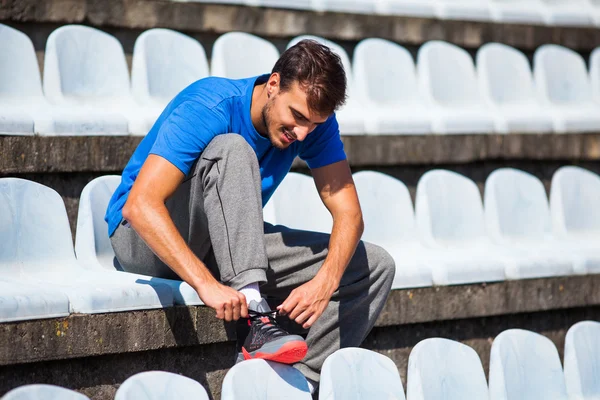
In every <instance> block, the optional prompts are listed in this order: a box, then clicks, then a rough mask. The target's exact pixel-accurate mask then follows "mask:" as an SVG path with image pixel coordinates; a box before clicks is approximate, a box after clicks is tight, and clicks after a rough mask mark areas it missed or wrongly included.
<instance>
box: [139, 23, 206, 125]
mask: <svg viewBox="0 0 600 400" xmlns="http://www.w3.org/2000/svg"><path fill="white" fill-rule="evenodd" d="M207 76H209V72H208V60H207V59H206V52H205V51H204V47H202V45H201V44H200V43H199V42H198V41H197V40H195V39H192V38H191V37H189V36H186V35H184V34H182V33H179V32H176V31H172V30H170V29H149V30H147V31H145V32H144V33H142V34H141V35H140V36H138V38H137V40H136V41H135V46H134V48H133V60H132V66H131V93H132V95H133V97H134V99H135V101H136V102H137V103H138V104H140V105H142V106H143V107H144V108H145V109H148V110H149V111H150V112H149V114H150V115H148V119H147V126H146V131H149V130H150V128H152V125H154V122H156V119H157V118H158V117H159V115H160V113H161V112H162V111H163V109H164V108H165V107H166V106H167V104H168V103H169V102H170V101H171V99H173V97H175V96H176V95H177V94H178V93H179V92H180V91H181V90H183V89H184V88H185V87H186V86H188V85H189V84H191V83H193V82H195V81H197V80H198V79H202V78H205V77H207Z"/></svg>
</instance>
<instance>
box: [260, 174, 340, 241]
mask: <svg viewBox="0 0 600 400" xmlns="http://www.w3.org/2000/svg"><path fill="white" fill-rule="evenodd" d="M269 203H272V206H271V205H267V207H272V210H273V211H272V215H271V218H272V217H274V218H275V220H274V221H269V222H272V223H275V224H277V225H285V226H287V227H288V228H293V229H301V230H308V231H316V232H324V233H331V228H332V226H333V220H332V218H331V214H330V213H329V211H328V210H327V208H325V206H324V205H323V202H322V201H321V198H320V197H319V193H318V192H317V188H316V187H315V183H314V180H313V179H312V178H311V177H310V176H307V175H303V174H299V173H296V172H290V173H288V174H287V175H286V177H285V178H284V179H283V181H282V182H281V184H280V185H279V187H278V188H277V190H275V193H273V196H272V197H271V199H270V200H269ZM267 207H265V208H267Z"/></svg>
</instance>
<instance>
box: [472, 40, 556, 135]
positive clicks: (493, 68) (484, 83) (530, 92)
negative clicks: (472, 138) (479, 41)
mask: <svg viewBox="0 0 600 400" xmlns="http://www.w3.org/2000/svg"><path fill="white" fill-rule="evenodd" d="M477 76H478V78H479V87H480V88H481V92H482V94H483V97H484V99H485V100H486V101H487V103H488V104H489V105H490V107H491V108H493V109H494V121H495V129H496V132H498V133H542V132H552V130H553V123H552V117H551V115H550V113H548V112H547V111H546V110H544V109H543V108H542V106H541V105H540V103H539V101H538V99H537V93H536V91H535V87H534V85H533V76H532V73H531V68H530V67H529V61H528V60H527V57H525V55H524V54H523V53H521V52H520V51H519V50H517V49H514V48H512V47H510V46H506V45H504V44H499V43H488V44H485V45H483V46H481V47H480V48H479V50H478V51H477Z"/></svg>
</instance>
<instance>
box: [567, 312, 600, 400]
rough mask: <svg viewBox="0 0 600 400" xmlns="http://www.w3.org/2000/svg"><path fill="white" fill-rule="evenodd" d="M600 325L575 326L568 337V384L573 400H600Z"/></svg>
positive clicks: (568, 333) (588, 323)
mask: <svg viewBox="0 0 600 400" xmlns="http://www.w3.org/2000/svg"><path fill="white" fill-rule="evenodd" d="M598 371H600V322H595V321H582V322H578V323H576V324H575V325H573V326H572V327H571V328H570V329H569V330H568V331H567V336H566V338H565V383H566V385H567V393H568V394H569V398H570V399H597V398H600V374H599V373H598Z"/></svg>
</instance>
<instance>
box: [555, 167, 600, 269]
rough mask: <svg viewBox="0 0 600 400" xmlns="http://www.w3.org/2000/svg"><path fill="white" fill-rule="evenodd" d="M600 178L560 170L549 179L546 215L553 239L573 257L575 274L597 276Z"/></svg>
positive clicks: (579, 171)
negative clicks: (548, 202) (549, 218)
mask: <svg viewBox="0 0 600 400" xmlns="http://www.w3.org/2000/svg"><path fill="white" fill-rule="evenodd" d="M599 198H600V176H598V175H596V174H594V173H593V172H590V171H587V170H585V169H583V168H579V167H571V166H567V167H561V168H559V169H558V170H557V171H556V172H555V173H554V176H553V177H552V185H551V187H550V213H551V216H552V229H553V233H554V235H555V236H556V237H557V239H559V240H560V241H561V243H562V244H563V246H564V247H566V248H568V249H569V252H570V253H572V254H575V255H576V258H577V262H576V264H575V269H576V271H577V272H579V273H600V248H599V247H598V243H599V241H600V208H598V199H599Z"/></svg>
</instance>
